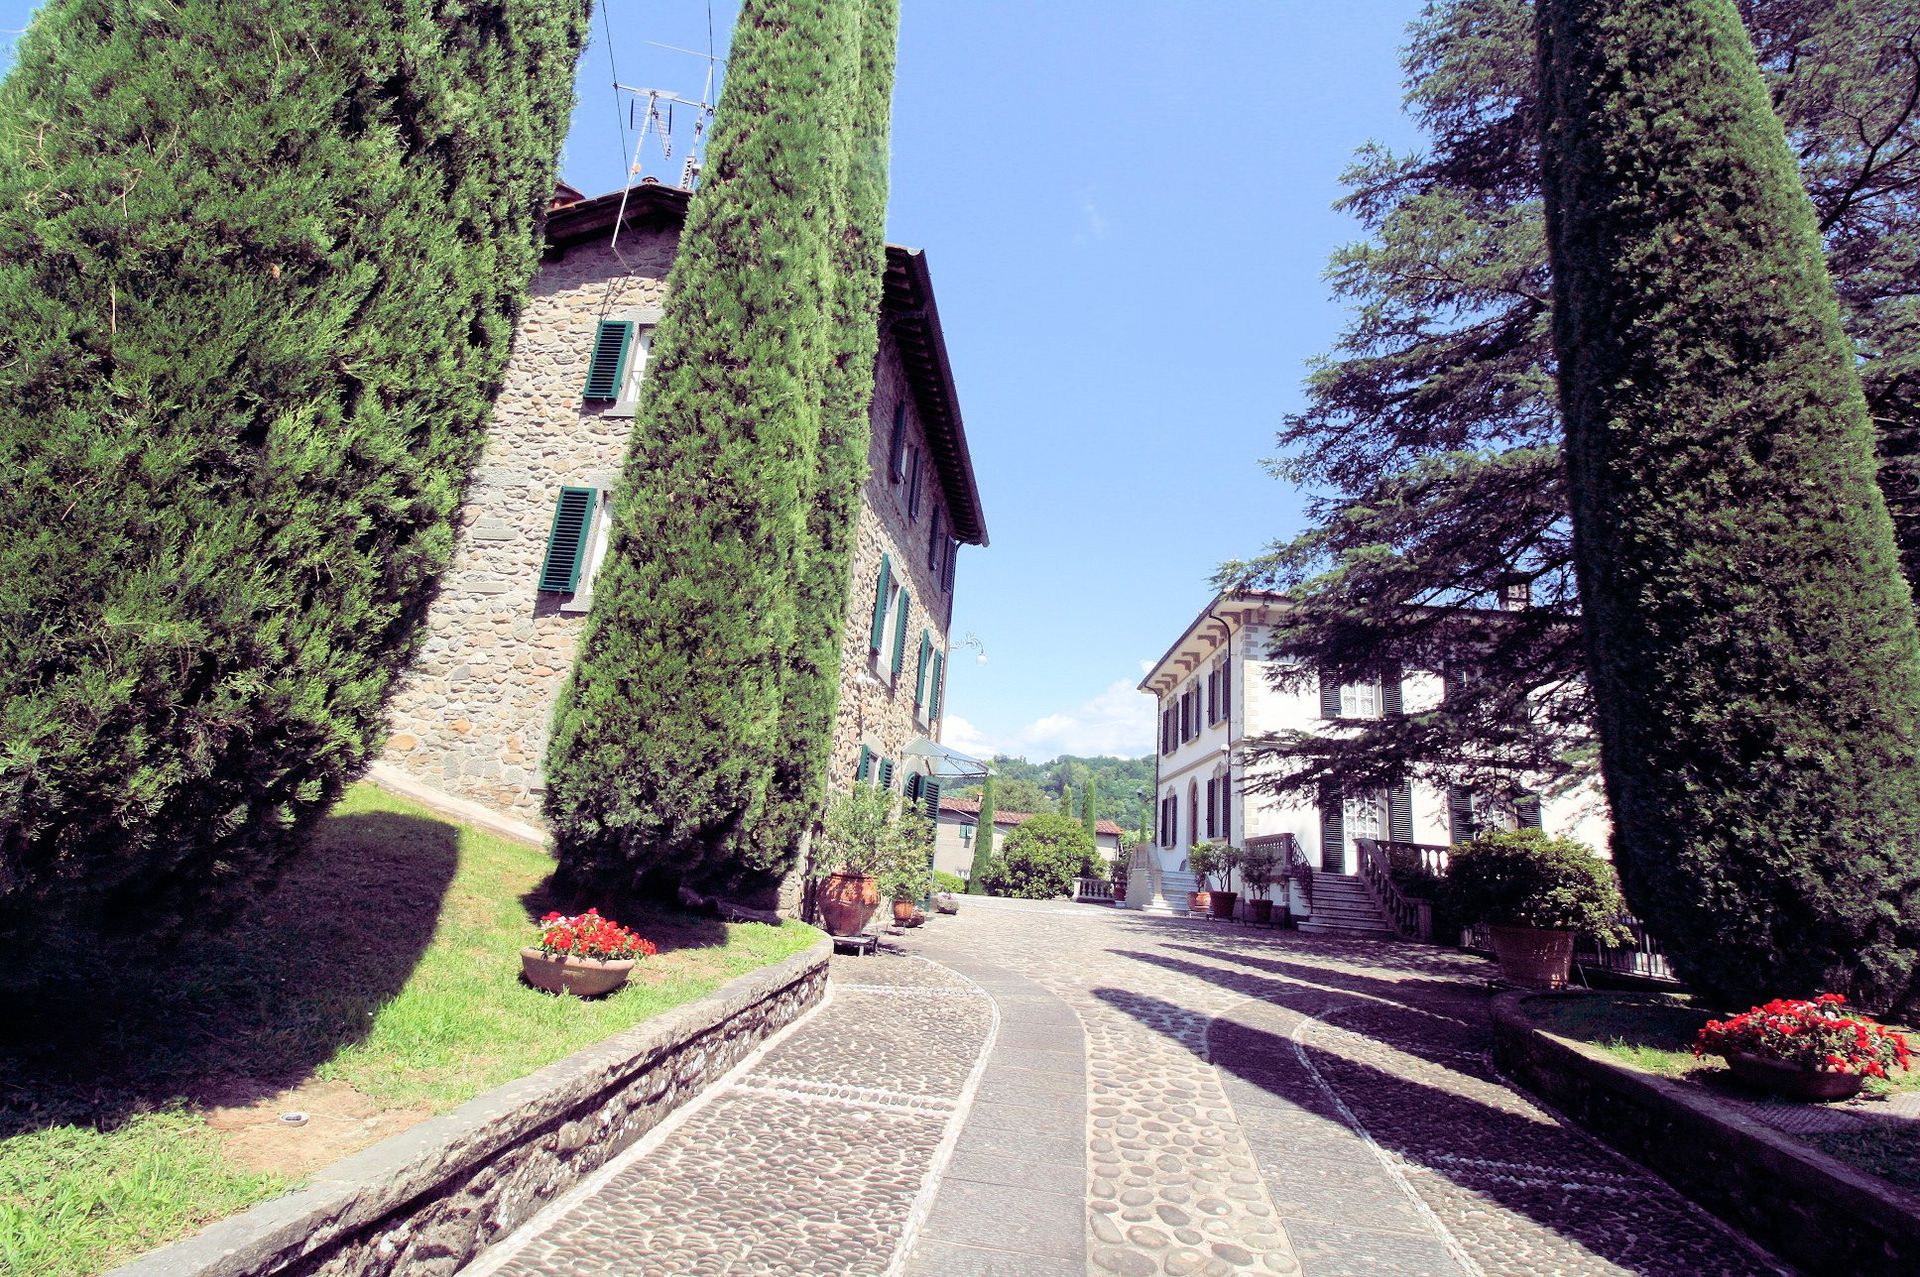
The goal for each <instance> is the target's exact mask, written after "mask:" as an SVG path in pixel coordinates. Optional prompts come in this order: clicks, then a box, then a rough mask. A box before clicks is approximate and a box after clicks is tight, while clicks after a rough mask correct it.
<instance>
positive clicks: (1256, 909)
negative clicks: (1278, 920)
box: [1247, 900, 1273, 927]
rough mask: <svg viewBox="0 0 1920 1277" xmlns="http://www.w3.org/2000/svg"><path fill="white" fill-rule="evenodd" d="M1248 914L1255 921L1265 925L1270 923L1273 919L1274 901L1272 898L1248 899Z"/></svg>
mask: <svg viewBox="0 0 1920 1277" xmlns="http://www.w3.org/2000/svg"><path fill="white" fill-rule="evenodd" d="M1247 916H1248V917H1250V918H1251V919H1252V920H1253V921H1255V922H1257V923H1259V924H1260V925H1261V926H1263V927H1264V926H1266V925H1268V924H1269V923H1271V922H1272V921H1273V901H1271V900H1249V901H1247Z"/></svg>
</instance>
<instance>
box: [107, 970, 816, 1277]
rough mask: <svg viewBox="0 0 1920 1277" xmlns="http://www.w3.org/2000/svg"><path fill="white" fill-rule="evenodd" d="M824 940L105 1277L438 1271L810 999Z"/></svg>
mask: <svg viewBox="0 0 1920 1277" xmlns="http://www.w3.org/2000/svg"><path fill="white" fill-rule="evenodd" d="M830 949H831V945H830V943H829V942H828V941H827V940H826V938H825V937H822V938H821V939H820V940H819V941H818V942H817V943H816V944H814V945H813V946H812V947H811V948H809V949H807V950H806V951H805V952H803V953H798V954H795V955H794V956H792V957H790V958H787V959H786V960H784V961H782V962H779V963H776V964H774V965H773V966H770V967H765V968H762V969H761V970H759V971H754V972H749V973H748V974H746V975H743V976H739V977H737V978H735V979H733V980H731V981H729V982H727V983H726V984H725V985H723V986H721V987H720V988H719V989H718V990H716V991H715V992H714V993H712V994H710V995H708V996H707V997H705V998H702V999H700V1000H699V1001H697V1002H693V1003H690V1004H688V1005H687V1006H684V1007H680V1008H678V1009H676V1010H673V1011H669V1012H667V1013H666V1014H665V1015H662V1016H660V1017H658V1018H656V1019H653V1020H650V1021H647V1022H646V1023H644V1024H642V1025H639V1026H638V1027H636V1028H633V1029H629V1030H627V1031H626V1032H624V1033H619V1034H616V1035H614V1036H613V1037H611V1038H608V1039H607V1040H606V1041H604V1042H602V1043H600V1044H599V1045H597V1046H592V1047H588V1048H587V1049H586V1050H584V1051H581V1052H578V1053H576V1054H574V1055H571V1056H568V1057H567V1058H566V1059H564V1060H561V1061H560V1062H559V1063H557V1064H552V1065H549V1066H547V1067H546V1068H544V1069H541V1070H539V1071H538V1072H536V1073H532V1074H529V1075H528V1076H526V1077H524V1078H521V1079H519V1080H518V1081H515V1082H509V1083H507V1084H506V1085H505V1086H502V1087H498V1088H496V1089H494V1090H492V1091H489V1092H487V1093H486V1094H485V1095H482V1096H480V1097H478V1098H477V1099H474V1100H470V1101H469V1102H467V1103H466V1104H463V1105H461V1106H460V1107H459V1108H457V1109H455V1110H454V1111H453V1112H451V1113H447V1114H443V1115H442V1116H440V1117H435V1118H430V1119H428V1120H427V1121H425V1122H422V1123H421V1124H420V1125H418V1126H416V1127H414V1128H412V1129H411V1130H408V1131H403V1132H401V1133H400V1134H398V1135H396V1136H394V1137H393V1138H391V1139H388V1140H383V1141H382V1142H380V1143H379V1144H376V1145H374V1146H373V1147H372V1148H369V1149H365V1150H363V1151H362V1152H359V1153H356V1154H354V1155H353V1156H351V1157H349V1158H347V1159H345V1160H344V1161H340V1162H336V1163H335V1164H334V1165H332V1166H330V1167H328V1168H327V1169H325V1170H324V1171H322V1172H320V1174H319V1175H318V1176H317V1177H315V1179H314V1181H313V1182H312V1183H311V1184H310V1185H309V1186H307V1187H306V1188H304V1189H301V1190H300V1191H298V1192H295V1193H290V1194H288V1195H287V1196H284V1197H279V1198H275V1199H274V1200H272V1201H269V1202H264V1203H262V1204H261V1205H259V1206H256V1207H254V1208H253V1209H252V1210H248V1211H243V1212H242V1213H240V1214H239V1215H235V1216H233V1217H232V1218H231V1219H227V1220H223V1221H222V1222H220V1223H218V1224H215V1225H213V1226H212V1227H211V1228H208V1229H207V1230H205V1231H204V1232H202V1233H200V1234H198V1235H196V1236H194V1237H190V1238H188V1239H187V1240H185V1241H182V1242H178V1243H176V1244H174V1245H172V1246H167V1247H163V1248H162V1249H160V1250H156V1251H152V1252H149V1253H148V1254H146V1255H143V1256H141V1257H140V1258H138V1259H136V1260H134V1261H133V1262H132V1263H130V1264H127V1265H126V1266H124V1267H122V1268H119V1269H116V1270H115V1272H114V1273H113V1274H112V1275H111V1277H268V1275H269V1274H272V1275H274V1277H280V1275H285V1277H307V1275H309V1274H312V1275H315V1277H373V1275H376V1274H380V1275H384V1274H405V1275H406V1277H445V1275H446V1274H451V1273H453V1272H455V1271H456V1270H458V1269H460V1268H462V1267H464V1266H465V1265H466V1264H468V1263H469V1262H471V1261H472V1260H473V1259H474V1258H475V1257H476V1256H478V1255H480V1254H481V1253H482V1252H484V1251H485V1250H486V1249H487V1247H489V1246H491V1245H493V1244H494V1243H496V1242H498V1241H500V1240H501V1239H502V1238H504V1237H505V1236H506V1235H507V1234H509V1233H511V1232H512V1231H513V1230H514V1229H515V1228H517V1227H519V1226H520V1225H521V1224H523V1223H525V1222H526V1221H527V1220H528V1219H529V1218H531V1217H532V1216H533V1215H534V1214H535V1213H536V1212H537V1211H539V1210H540V1209H541V1208H542V1207H543V1206H545V1205H546V1204H547V1203H548V1202H550V1201H552V1200H553V1199H554V1198H555V1197H556V1196H558V1195H559V1194H561V1193H563V1192H565V1191H566V1190H567V1189H568V1188H570V1187H572V1186H573V1185H574V1184H576V1183H578V1182H579V1181H580V1180H582V1179H585V1178H586V1177H587V1176H588V1175H590V1174H592V1173H593V1172H594V1171H595V1170H598V1169H599V1168H600V1167H602V1166H604V1165H605V1164H606V1163H607V1162H608V1161H610V1160H612V1158H613V1157H614V1156H615V1155H617V1154H618V1153H620V1152H621V1151H622V1150H623V1149H625V1148H627V1147H628V1146H630V1145H632V1144H633V1143H634V1142H635V1141H637V1140H638V1139H640V1138H641V1136H643V1135H645V1134H646V1133H647V1132H648V1131H650V1130H652V1129H653V1128H654V1127H656V1126H658V1125H659V1124H660V1123H661V1122H662V1121H663V1120H665V1118H666V1117H667V1116H668V1115H669V1114H670V1113H672V1112H673V1111H674V1110H675V1109H677V1108H679V1107H680V1106H681V1105H683V1104H685V1103H686V1102H687V1101H688V1100H690V1099H692V1098H693V1097H694V1096H696V1095H698V1094H699V1093H700V1092H701V1091H703V1090H705V1089H706V1088H707V1086H709V1085H710V1084H711V1083H713V1082H714V1081H715V1080H716V1079H718V1078H720V1077H721V1076H722V1075H724V1074H725V1073H726V1072H727V1071H728V1070H729V1069H731V1068H733V1066H734V1065H736V1064H738V1063H739V1062H740V1061H741V1060H743V1059H745V1058H746V1056H747V1055H748V1054H749V1053H750V1052H751V1051H753V1050H754V1048H756V1047H758V1046H759V1045H760V1044H761V1043H763V1042H765V1041H766V1040H767V1039H768V1038H769V1037H771V1036H772V1035H773V1034H774V1033H777V1032H778V1031H779V1030H781V1029H782V1028H785V1027H786V1026H787V1025H789V1024H791V1023H793V1021H794V1020H796V1019H798V1018H799V1017H800V1016H801V1015H802V1014H803V1013H804V1012H805V1011H807V1010H808V1009H809V1008H811V1007H813V1006H814V1005H816V1004H817V1003H818V1002H819V1001H820V1000H821V998H822V997H823V996H824V995H825V993H826V985H827V954H828V952H829V950H830Z"/></svg>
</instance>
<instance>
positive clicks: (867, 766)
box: [853, 745, 873, 780]
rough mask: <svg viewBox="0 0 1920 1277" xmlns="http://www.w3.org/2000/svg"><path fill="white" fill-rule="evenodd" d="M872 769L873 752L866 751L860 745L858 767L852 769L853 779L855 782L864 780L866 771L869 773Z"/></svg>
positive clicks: (865, 748)
mask: <svg viewBox="0 0 1920 1277" xmlns="http://www.w3.org/2000/svg"><path fill="white" fill-rule="evenodd" d="M872 767H873V751H872V750H870V749H868V748H867V747H866V746H865V745H862V746H861V747H860V766H858V767H856V768H855V769H854V772H853V778H854V779H855V780H865V779H866V778H867V773H868V771H870V770H871V769H872Z"/></svg>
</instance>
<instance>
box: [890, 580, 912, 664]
mask: <svg viewBox="0 0 1920 1277" xmlns="http://www.w3.org/2000/svg"><path fill="white" fill-rule="evenodd" d="M907 605H908V600H907V587H906V586H904V585H903V586H901V587H900V615H899V616H898V617H897V618H895V620H894V623H893V660H892V661H890V662H889V663H888V666H887V668H888V669H889V670H890V671H891V676H892V677H893V678H896V679H897V678H899V677H900V671H901V670H902V669H903V668H905V667H906V664H907Z"/></svg>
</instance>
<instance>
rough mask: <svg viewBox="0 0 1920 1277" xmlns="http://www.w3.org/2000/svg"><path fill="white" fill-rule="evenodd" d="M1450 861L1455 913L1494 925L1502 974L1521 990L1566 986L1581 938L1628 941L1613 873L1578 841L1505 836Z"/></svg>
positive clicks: (1521, 832)
mask: <svg viewBox="0 0 1920 1277" xmlns="http://www.w3.org/2000/svg"><path fill="white" fill-rule="evenodd" d="M1450 861H1451V863H1450V865H1449V867H1448V870H1447V889H1446V903H1447V908H1448V911H1449V912H1450V913H1451V914H1452V915H1453V916H1454V917H1456V918H1459V919H1460V920H1461V921H1462V922H1463V923H1466V924H1472V923H1476V922H1483V923H1485V924H1486V925H1487V932H1488V934H1489V935H1490V936H1491V937H1492V940H1493V953H1494V957H1496V958H1498V959H1499V961H1500V973H1501V974H1502V975H1503V976H1505V977H1506V978H1507V979H1508V980H1511V981H1512V982H1513V983H1515V984H1518V985H1523V986H1526V987H1528V988H1535V989H1558V988H1560V987H1562V986H1563V985H1565V984H1566V982H1567V971H1568V970H1569V968H1570V967H1571V966H1572V964H1573V938H1574V936H1575V935H1576V934H1578V933H1580V932H1585V933H1587V934H1589V935H1592V936H1595V937H1596V938H1598V939H1599V940H1600V941H1601V942H1602V943H1611V944H1624V943H1625V942H1626V941H1627V939H1628V936H1627V931H1626V928H1625V927H1623V926H1621V925H1620V915H1621V914H1622V913H1624V912H1625V911H1626V904H1625V902H1624V901H1622V900H1621V898H1620V888H1619V886H1618V885H1617V884H1616V883H1615V882H1614V877H1613V866H1612V865H1609V864H1608V863H1607V862H1606V861H1604V860H1601V859H1600V858H1599V857H1598V856H1595V855H1594V854H1593V853H1592V852H1591V851H1589V850H1588V849H1587V848H1586V847H1585V846H1584V845H1582V844H1581V843H1578V842H1575V841H1574V840H1573V839H1571V838H1549V837H1547V836H1546V835H1545V834H1543V833H1541V832H1540V831H1539V830H1537V829H1517V830H1497V831H1493V832H1489V833H1485V834H1482V835H1480V836H1479V837H1478V838H1475V839H1474V840H1473V841H1472V842H1470V843H1468V844H1466V845H1465V846H1463V847H1460V848H1458V849H1456V850H1455V851H1454V852H1453V854H1452V856H1451V858H1450Z"/></svg>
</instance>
